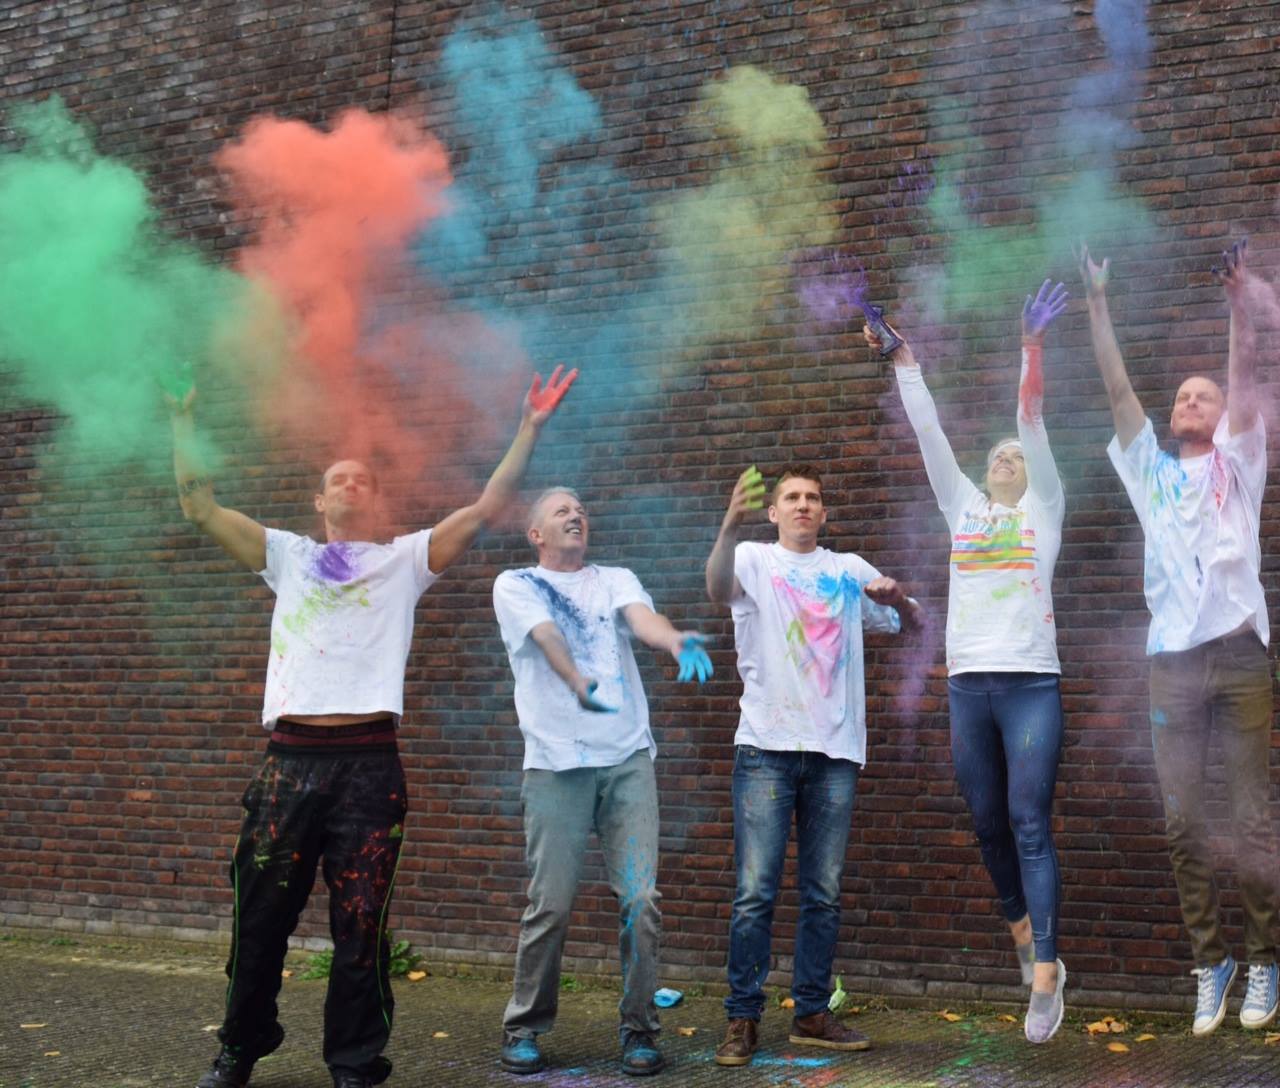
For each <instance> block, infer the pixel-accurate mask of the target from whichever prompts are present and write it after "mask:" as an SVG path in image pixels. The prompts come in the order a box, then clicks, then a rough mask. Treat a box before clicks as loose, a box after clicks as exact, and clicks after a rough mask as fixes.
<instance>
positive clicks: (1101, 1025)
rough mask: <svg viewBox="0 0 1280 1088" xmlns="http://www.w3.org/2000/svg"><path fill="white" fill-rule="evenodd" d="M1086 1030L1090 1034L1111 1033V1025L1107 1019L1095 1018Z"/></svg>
mask: <svg viewBox="0 0 1280 1088" xmlns="http://www.w3.org/2000/svg"><path fill="white" fill-rule="evenodd" d="M1085 1030H1086V1031H1087V1032H1088V1033H1089V1034H1090V1035H1110V1034H1111V1025H1110V1024H1108V1023H1107V1021H1105V1020H1095V1021H1094V1022H1093V1023H1092V1024H1086V1025H1085Z"/></svg>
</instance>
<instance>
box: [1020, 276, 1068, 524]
mask: <svg viewBox="0 0 1280 1088" xmlns="http://www.w3.org/2000/svg"><path fill="white" fill-rule="evenodd" d="M1066 308H1067V289H1066V287H1064V286H1063V285H1062V284H1061V283H1060V284H1058V286H1057V287H1054V288H1053V289H1052V290H1050V289H1049V281H1048V280H1045V281H1044V283H1042V284H1041V285H1040V290H1039V291H1037V292H1036V297H1035V299H1034V300H1033V299H1032V298H1031V296H1030V295H1028V296H1027V301H1026V303H1025V304H1024V305H1023V307H1022V372H1021V375H1020V377H1019V381H1018V438H1019V440H1020V441H1021V442H1022V454H1023V458H1024V460H1025V463H1026V468H1027V486H1028V487H1029V488H1030V489H1031V492H1032V494H1034V495H1035V496H1036V497H1037V498H1038V499H1039V500H1040V501H1041V502H1043V503H1054V502H1059V501H1061V499H1062V497H1063V496H1062V480H1061V479H1059V477H1058V466H1057V465H1056V464H1055V463H1054V460H1053V451H1052V450H1051V449H1050V448H1049V435H1048V432H1047V431H1046V430H1045V428H1044V417H1043V411H1044V362H1043V356H1044V337H1045V333H1046V332H1047V331H1048V329H1049V325H1050V323H1051V322H1052V321H1053V319H1054V318H1055V317H1057V316H1058V315H1059V314H1060V313H1062V311H1063V310H1065V309H1066Z"/></svg>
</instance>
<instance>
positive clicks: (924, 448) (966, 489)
mask: <svg viewBox="0 0 1280 1088" xmlns="http://www.w3.org/2000/svg"><path fill="white" fill-rule="evenodd" d="M893 332H894V333H895V334H896V335H898V336H902V333H900V332H898V330H897V329H894V330H893ZM862 338H863V339H864V340H865V341H866V342H867V344H868V346H869V347H873V348H875V349H876V350H877V351H879V350H880V346H881V344H880V338H879V337H878V336H876V334H875V333H874V332H873V331H872V330H871V328H870V326H866V325H864V326H863V328H862ZM890 358H891V359H892V360H893V372H894V375H895V377H896V378H897V381H898V394H899V396H901V397H902V407H903V409H904V410H905V411H906V413H907V420H908V422H910V424H911V429H912V430H913V431H915V434H916V442H917V443H918V444H919V446H920V456H921V457H922V458H924V471H925V474H926V475H927V476H928V477H929V486H930V487H932V488H933V495H934V498H936V499H937V500H938V506H939V507H940V508H941V509H942V510H943V511H944V512H949V511H950V510H951V508H952V506H953V504H954V503H955V502H956V500H957V499H958V498H959V497H961V496H964V495H967V494H969V493H971V492H972V491H973V484H972V482H971V481H970V480H969V478H968V477H967V476H966V475H965V474H964V473H963V472H962V471H960V464H959V462H957V461H956V455H955V453H954V451H953V450H952V449H951V443H950V442H948V441H947V436H946V435H945V434H943V432H942V423H941V422H940V421H939V419H938V407H937V405H936V404H934V402H933V397H932V396H931V395H930V393H929V388H928V386H926V385H925V384H924V375H923V374H922V373H921V371H920V366H919V364H918V363H917V362H916V357H915V354H914V353H913V352H912V350H911V345H910V344H909V343H907V341H906V339H905V338H904V339H903V342H902V346H901V347H899V348H898V349H897V350H896V351H894V353H893V355H892V356H890ZM948 516H949V515H948Z"/></svg>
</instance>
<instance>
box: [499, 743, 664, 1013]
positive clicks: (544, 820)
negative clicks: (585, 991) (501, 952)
mask: <svg viewBox="0 0 1280 1088" xmlns="http://www.w3.org/2000/svg"><path fill="white" fill-rule="evenodd" d="M520 799H521V802H522V803H523V806H524V833H525V858H526V860H527V862H528V865H529V874H530V877H531V879H530V881H529V906H528V907H527V908H526V909H525V912H524V916H523V917H522V918H521V920H520V944H519V947H518V949H517V951H516V971H515V976H516V977H515V991H514V993H513V994H512V995H511V1001H510V1003H509V1004H508V1005H507V1011H506V1013H505V1014H504V1016H503V1019H502V1025H503V1028H504V1030H505V1031H506V1032H507V1034H509V1035H515V1036H526V1037H528V1036H533V1035H539V1034H541V1033H542V1032H544V1031H550V1030H551V1025H552V1024H553V1023H554V1022H555V1018H556V1008H557V1005H558V1002H559V997H560V956H561V953H562V952H563V950H564V939H565V934H566V933H567V932H568V929H569V913H570V911H571V909H572V907H573V898H574V893H575V892H576V891H577V889H578V880H579V879H580V877H581V875H582V863H583V860H584V859H585V857H586V853H587V840H588V838H589V836H590V834H591V831H592V830H593V829H594V830H595V832H596V835H597V836H598V837H599V840H600V850H601V852H602V853H603V854H604V863H605V868H606V869H607V871H608V877H609V886H610V888H612V889H613V894H614V895H615V896H617V898H618V905H619V933H618V950H619V953H620V954H621V958H622V1000H621V1002H620V1003H619V1005H618V1012H619V1015H620V1016H621V1020H622V1026H621V1032H622V1035H623V1037H624V1038H625V1036H626V1034H627V1033H628V1032H632V1031H638V1032H656V1031H657V1030H658V1011H657V1008H656V1006H655V1005H654V1003H653V994H654V991H655V990H656V989H657V987H658V942H659V938H660V935H661V928H662V918H661V915H660V914H659V912H658V900H659V899H660V898H661V896H660V895H659V893H658V890H657V886H656V884H657V875H658V788H657V784H656V781H655V779H654V774H653V760H652V759H650V758H649V752H648V750H647V749H642V750H641V751H639V752H636V753H634V754H633V755H631V756H629V757H628V758H627V759H625V760H623V762H621V763H619V764H618V765H617V766H615V767H580V768H575V769H574V770H570V771H540V770H527V771H525V772H524V784H523V786H522V787H521V790H520Z"/></svg>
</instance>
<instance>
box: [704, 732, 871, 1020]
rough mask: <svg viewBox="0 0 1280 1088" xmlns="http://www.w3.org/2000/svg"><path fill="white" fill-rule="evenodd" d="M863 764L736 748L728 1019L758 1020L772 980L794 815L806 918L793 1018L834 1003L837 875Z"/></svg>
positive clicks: (799, 935)
mask: <svg viewBox="0 0 1280 1088" xmlns="http://www.w3.org/2000/svg"><path fill="white" fill-rule="evenodd" d="M858 770H859V768H858V764H856V763H853V762H852V761H850V760H847V759H831V758H830V757H829V756H824V755H822V754H821V753H820V752H790V751H787V752H770V751H763V750H762V749H760V748H753V747H751V746H750V745H739V746H738V748H737V750H736V752H735V754H734V762H733V859H734V864H735V866H736V868H737V891H736V893H735V895H734V900H733V920H732V922H731V923H730V927H729V996H728V997H727V998H725V1002H724V1007H725V1011H726V1012H727V1013H728V1014H729V1019H731V1020H737V1019H747V1020H759V1019H760V1014H761V1013H762V1012H763V1011H764V981H765V979H766V978H767V977H768V974H769V945H770V939H771V937H772V935H773V906H774V902H775V900H776V899H777V896H778V884H779V882H780V880H781V878H782V863H783V859H784V858H785V856H786V852H787V839H788V838H790V835H791V816H792V813H794V814H795V819H796V845H797V851H796V853H797V883H798V885H799V890H800V920H799V923H798V924H797V926H796V951H795V967H794V970H793V971H792V982H791V996H792V997H793V998H794V999H795V1003H796V1007H795V1015H796V1016H809V1015H811V1014H812V1013H815V1012H818V1011H820V1010H822V1009H825V1008H826V1007H827V1002H828V1001H830V999H831V961H832V958H833V957H834V955H835V945H836V935H837V934H838V932H839V929H840V878H841V876H842V875H843V873H844V857H845V847H846V846H847V845H848V842H849V822H850V819H851V818H852V816H853V795H854V790H855V788H856V787H857V784H858Z"/></svg>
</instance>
